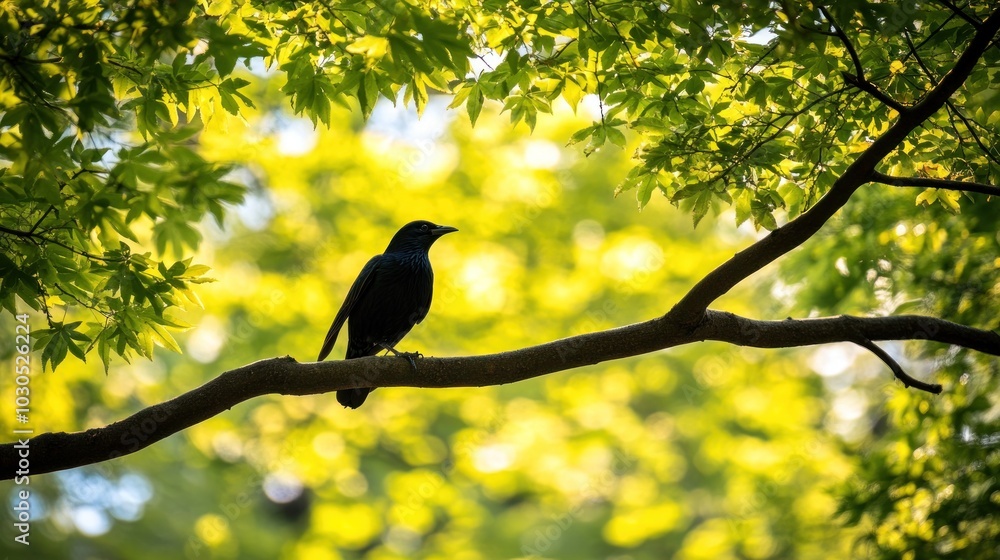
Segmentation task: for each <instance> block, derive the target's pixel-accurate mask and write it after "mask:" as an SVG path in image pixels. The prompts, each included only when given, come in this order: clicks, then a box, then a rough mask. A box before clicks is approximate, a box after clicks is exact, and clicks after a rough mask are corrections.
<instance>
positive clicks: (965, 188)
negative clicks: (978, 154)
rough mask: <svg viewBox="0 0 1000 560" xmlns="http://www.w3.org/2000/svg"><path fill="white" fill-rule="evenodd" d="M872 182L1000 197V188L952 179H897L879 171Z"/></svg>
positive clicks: (874, 174) (874, 173) (873, 176)
mask: <svg viewBox="0 0 1000 560" xmlns="http://www.w3.org/2000/svg"><path fill="white" fill-rule="evenodd" d="M872 181H874V182H876V183H882V184H884V185H891V186H893V187H923V188H929V189H944V190H948V191H962V192H974V193H980V194H986V195H989V196H1000V187H996V186H993V185H987V184H985V183H973V182H970V181H952V180H950V179H935V178H932V177H897V176H894V175H886V174H885V173H879V172H878V171H875V172H873V173H872Z"/></svg>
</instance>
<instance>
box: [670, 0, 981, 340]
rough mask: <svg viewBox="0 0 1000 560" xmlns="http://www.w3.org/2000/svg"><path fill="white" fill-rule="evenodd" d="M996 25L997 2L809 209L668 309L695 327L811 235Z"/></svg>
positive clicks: (945, 93)
mask: <svg viewBox="0 0 1000 560" xmlns="http://www.w3.org/2000/svg"><path fill="white" fill-rule="evenodd" d="M998 30H1000V8H997V9H995V10H994V11H993V13H992V14H990V17H989V18H987V19H986V21H984V22H983V24H982V25H981V26H980V27H979V28H978V29H977V31H976V34H975V36H973V38H972V40H971V41H970V42H969V45H968V47H966V49H965V51H964V52H963V53H962V55H961V56H959V58H958V60H957V61H956V62H955V66H954V67H953V68H952V69H951V71H950V72H948V74H946V75H945V76H944V77H943V78H942V79H941V81H940V82H938V84H937V85H936V86H935V87H934V88H933V89H932V90H931V91H930V92H928V93H927V95H926V96H925V97H924V99H923V100H922V101H921V102H920V103H917V104H916V105H913V106H912V107H910V108H909V109H908V110H907V111H906V112H904V113H900V114H899V117H898V118H897V119H896V122H894V123H893V124H892V125H891V126H890V127H889V129H888V130H886V131H885V132H884V133H883V134H882V135H881V136H879V137H878V138H877V139H876V140H875V141H874V142H873V143H872V144H871V145H870V146H869V147H868V148H867V149H866V150H865V151H864V152H862V153H861V154H860V155H859V156H858V157H857V159H855V160H854V162H853V163H851V165H850V166H849V167H848V168H847V170H845V171H844V173H843V175H841V176H840V177H839V178H838V179H837V180H836V181H835V182H834V184H833V186H832V187H830V190H829V191H828V192H827V193H826V194H825V195H824V196H823V197H822V198H820V199H819V201H818V202H816V205H815V206H813V207H812V208H810V209H809V210H808V211H806V212H804V213H802V214H801V215H799V217H797V218H795V219H794V220H791V221H789V222H788V223H787V224H785V225H784V226H782V227H779V228H777V229H776V230H774V231H772V232H771V233H770V234H769V235H768V236H767V237H765V238H763V239H761V240H760V241H758V242H756V243H754V244H753V245H750V246H749V247H747V248H746V249H744V250H742V251H740V252H739V253H736V254H735V255H734V256H733V257H732V258H731V259H729V260H728V261H726V262H724V263H722V264H721V265H719V266H718V267H717V268H716V269H715V270H713V271H712V272H710V273H709V274H708V275H707V276H705V277H704V278H703V279H702V280H701V281H700V282H698V283H697V284H696V285H695V286H694V288H692V289H691V291H689V292H688V293H687V295H685V296H684V297H683V298H681V300H680V301H679V302H678V303H677V305H675V306H674V308H673V309H672V310H671V311H670V313H668V315H667V316H668V317H671V316H672V317H677V318H678V320H681V321H685V322H686V323H687V325H688V326H689V327H690V328H694V327H695V326H696V325H697V323H698V320H699V318H700V317H701V316H702V313H703V312H704V311H705V309H707V308H708V306H709V305H711V304H712V302H713V301H715V300H716V299H718V298H719V297H720V296H722V295H723V294H725V293H726V292H728V291H729V290H731V289H732V288H733V287H734V286H736V285H737V284H739V283H740V282H742V281H743V279H745V278H747V277H748V276H750V275H751V274H753V273H755V272H757V271H758V270H760V269H762V268H764V267H765V266H767V265H768V264H770V263H772V262H774V261H775V260H777V259H778V258H779V257H781V256H782V255H784V254H785V253H788V252H789V251H791V250H792V249H795V248H796V247H798V246H799V245H801V244H802V243H804V242H805V241H806V240H807V239H809V238H811V237H812V236H813V235H814V234H815V233H816V232H817V231H819V228H820V227H822V226H823V224H825V223H826V221H827V220H829V219H830V218H831V217H832V216H833V215H834V214H836V213H837V211H838V210H840V209H841V208H842V207H843V206H844V205H845V204H847V201H848V200H849V199H850V198H851V195H853V194H854V192H855V191H856V190H858V188H860V187H861V185H863V184H865V183H867V182H869V181H871V180H872V175H873V173H874V172H875V167H876V166H877V165H878V164H879V162H881V161H882V160H883V159H884V158H885V157H886V156H887V155H889V154H890V153H892V151H893V150H895V149H897V148H898V147H899V145H900V144H901V143H902V142H903V140H904V139H905V138H906V136H907V135H909V133H910V132H912V131H913V129H915V128H917V127H918V126H920V125H921V124H923V123H924V121H926V120H927V119H928V118H930V117H931V115H933V114H934V113H935V112H937V111H938V110H939V109H941V107H943V106H944V105H945V103H946V102H947V101H948V99H949V98H950V97H951V96H952V94H954V93H955V92H956V91H957V90H958V88H960V87H961V86H962V84H963V83H965V80H966V79H967V78H968V77H969V74H971V73H972V70H973V69H974V68H975V66H976V63H978V62H979V58H980V57H981V56H982V54H983V52H985V51H986V49H988V48H989V46H990V42H991V41H992V40H993V37H994V36H995V35H996V34H997V31H998Z"/></svg>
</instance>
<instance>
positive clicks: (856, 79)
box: [819, 6, 909, 113]
mask: <svg viewBox="0 0 1000 560" xmlns="http://www.w3.org/2000/svg"><path fill="white" fill-rule="evenodd" d="M819 11H820V12H822V13H823V17H824V18H826V21H828V22H829V23H830V27H833V33H834V35H836V36H837V37H838V38H839V39H840V42H841V43H843V44H844V48H845V49H847V54H848V55H850V57H851V61H852V62H853V63H854V70H855V71H856V72H857V74H851V73H850V72H841V75H843V77H844V80H845V81H846V82H847V83H849V84H851V85H853V86H854V87H856V88H858V89H860V90H861V91H865V92H868V94H869V95H871V96H872V97H874V98H875V99H878V100H879V101H881V102H882V103H883V104H885V105H887V106H889V107H891V108H893V109H895V110H896V111H897V112H900V113H902V112H904V111H907V110H909V108H908V107H907V106H905V105H903V104H902V103H900V102H899V101H896V100H895V99H893V98H891V97H889V95H888V94H886V93H885V92H883V91H882V90H880V89H878V86H876V85H875V84H873V83H872V82H870V81H868V78H867V77H865V67H864V66H863V65H862V64H861V58H860V57H858V51H857V50H855V48H854V44H853V43H851V39H850V38H849V37H848V36H847V33H844V30H843V29H841V28H840V25H838V24H837V20H835V19H833V15H832V14H830V11H829V10H827V9H826V8H825V7H824V6H820V7H819Z"/></svg>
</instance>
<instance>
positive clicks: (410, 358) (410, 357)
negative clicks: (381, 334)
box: [381, 344, 424, 373]
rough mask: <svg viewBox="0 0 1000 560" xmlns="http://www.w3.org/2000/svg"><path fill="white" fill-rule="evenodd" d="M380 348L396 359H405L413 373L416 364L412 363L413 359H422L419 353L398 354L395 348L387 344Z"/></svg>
mask: <svg viewBox="0 0 1000 560" xmlns="http://www.w3.org/2000/svg"><path fill="white" fill-rule="evenodd" d="M381 346H382V348H384V349H385V350H386V351H387V352H391V353H392V355H393V356H396V357H397V358H406V359H407V361H409V362H410V367H412V368H413V373H416V372H417V362H416V361H414V360H413V358H423V357H424V355H423V354H421V353H420V352H400V351H399V350H396V349H395V348H393V347H392V346H389V345H388V344H382V345H381Z"/></svg>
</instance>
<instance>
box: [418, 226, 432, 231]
mask: <svg viewBox="0 0 1000 560" xmlns="http://www.w3.org/2000/svg"><path fill="white" fill-rule="evenodd" d="M430 229H431V228H430V227H429V226H428V225H427V224H424V225H422V226H420V231H430Z"/></svg>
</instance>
